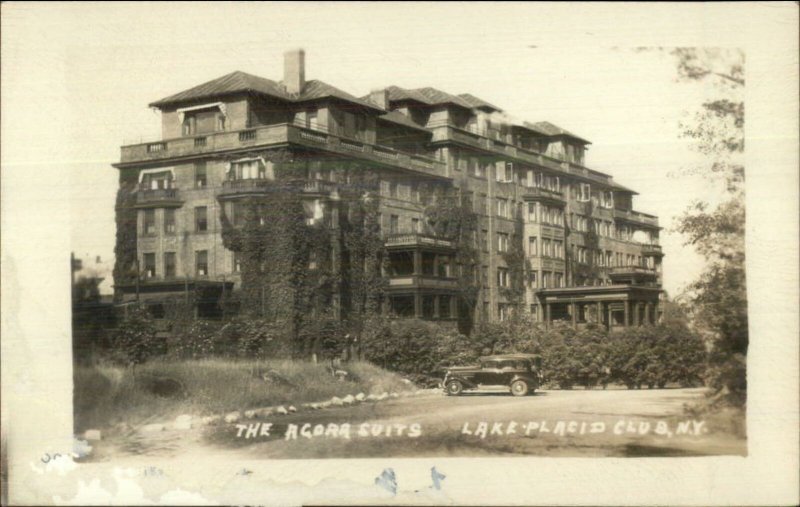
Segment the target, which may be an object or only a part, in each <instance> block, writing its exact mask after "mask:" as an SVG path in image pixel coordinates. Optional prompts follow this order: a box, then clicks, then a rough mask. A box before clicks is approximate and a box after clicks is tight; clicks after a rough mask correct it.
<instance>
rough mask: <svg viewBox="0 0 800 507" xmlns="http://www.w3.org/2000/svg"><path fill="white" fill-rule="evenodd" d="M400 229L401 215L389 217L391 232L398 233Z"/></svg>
mask: <svg viewBox="0 0 800 507" xmlns="http://www.w3.org/2000/svg"><path fill="white" fill-rule="evenodd" d="M399 230H400V217H399V216H397V215H391V216H390V217H389V233H390V234H397V233H398V232H399Z"/></svg>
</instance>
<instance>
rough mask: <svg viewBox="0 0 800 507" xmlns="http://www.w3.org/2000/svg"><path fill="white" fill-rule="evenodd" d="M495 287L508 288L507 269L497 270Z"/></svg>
mask: <svg viewBox="0 0 800 507" xmlns="http://www.w3.org/2000/svg"><path fill="white" fill-rule="evenodd" d="M497 286H498V287H508V269H506V268H497Z"/></svg>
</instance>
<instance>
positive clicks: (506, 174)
mask: <svg viewBox="0 0 800 507" xmlns="http://www.w3.org/2000/svg"><path fill="white" fill-rule="evenodd" d="M495 173H496V179H497V181H499V182H501V183H509V182H511V181H512V175H513V173H514V164H513V163H511V162H498V163H497V164H496V165H495Z"/></svg>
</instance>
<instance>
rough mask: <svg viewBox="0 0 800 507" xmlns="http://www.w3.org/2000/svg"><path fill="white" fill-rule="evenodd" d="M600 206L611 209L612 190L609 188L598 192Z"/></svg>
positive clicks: (612, 205) (612, 201)
mask: <svg viewBox="0 0 800 507" xmlns="http://www.w3.org/2000/svg"><path fill="white" fill-rule="evenodd" d="M600 206H602V207H603V208H606V209H611V208H613V207H614V192H612V191H610V190H604V191H603V192H602V193H601V194H600Z"/></svg>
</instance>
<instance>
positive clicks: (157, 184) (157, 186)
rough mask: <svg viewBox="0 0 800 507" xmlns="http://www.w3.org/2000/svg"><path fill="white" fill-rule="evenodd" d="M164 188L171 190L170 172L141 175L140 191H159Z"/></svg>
mask: <svg viewBox="0 0 800 507" xmlns="http://www.w3.org/2000/svg"><path fill="white" fill-rule="evenodd" d="M166 188H172V173H171V172H170V171H159V172H155V173H145V174H142V182H141V189H142V190H161V189H166Z"/></svg>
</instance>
